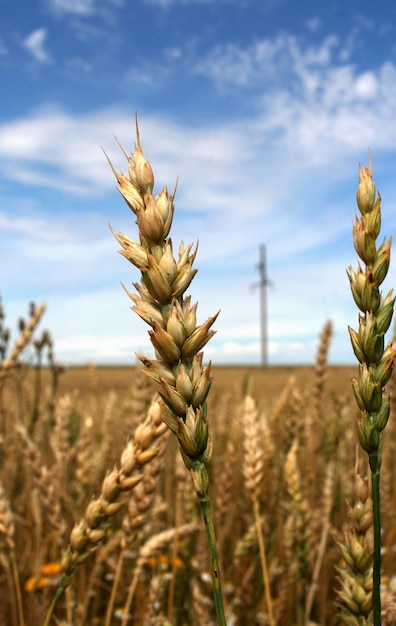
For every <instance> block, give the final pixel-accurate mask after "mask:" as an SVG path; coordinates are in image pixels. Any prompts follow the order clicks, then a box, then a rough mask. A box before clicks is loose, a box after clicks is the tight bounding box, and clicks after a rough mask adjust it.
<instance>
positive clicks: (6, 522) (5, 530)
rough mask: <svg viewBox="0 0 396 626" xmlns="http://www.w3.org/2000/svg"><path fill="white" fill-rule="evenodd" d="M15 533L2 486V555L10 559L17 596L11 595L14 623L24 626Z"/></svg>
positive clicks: (0, 545) (0, 523)
mask: <svg viewBox="0 0 396 626" xmlns="http://www.w3.org/2000/svg"><path fill="white" fill-rule="evenodd" d="M14 531H15V526H14V516H13V514H12V512H11V509H10V505H9V502H8V499H7V496H6V494H5V491H4V489H3V487H2V485H1V484H0V554H1V553H2V552H6V553H8V557H9V563H8V562H7V561H6V559H5V561H6V564H7V568H8V567H10V570H11V573H10V578H11V579H12V584H13V586H14V589H15V594H13V593H10V601H11V604H12V613H13V621H14V623H15V624H19V626H24V623H25V622H24V618H23V605H22V595H21V587H20V584H19V573H18V565H17V560H16V556H15V542H14ZM10 591H11V590H10ZM15 598H16V601H15ZM15 605H16V606H15Z"/></svg>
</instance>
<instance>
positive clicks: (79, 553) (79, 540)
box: [44, 401, 165, 626]
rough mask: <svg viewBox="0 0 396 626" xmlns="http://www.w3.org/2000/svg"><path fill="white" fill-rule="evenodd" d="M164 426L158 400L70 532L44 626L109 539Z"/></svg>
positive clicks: (154, 451)
mask: <svg viewBox="0 0 396 626" xmlns="http://www.w3.org/2000/svg"><path fill="white" fill-rule="evenodd" d="M164 428H165V427H164V425H163V423H162V419H161V407H160V405H159V402H158V401H154V402H153V403H152V405H151V407H150V410H149V411H148V414H147V417H146V419H145V421H144V422H143V423H142V424H140V425H139V426H138V428H137V429H136V431H135V434H134V436H133V437H132V438H131V439H130V440H129V441H128V443H127V445H126V447H125V448H124V450H123V452H122V454H121V458H120V467H119V469H118V468H117V467H115V468H114V469H113V470H112V471H111V472H109V473H108V474H107V475H106V476H105V478H104V480H103V483H102V487H101V493H100V496H99V497H98V498H93V499H92V500H91V502H90V503H89V504H88V506H87V508H86V510H85V515H84V517H83V518H82V519H81V520H80V522H79V523H78V524H76V525H75V526H74V528H73V530H72V532H71V534H70V545H69V548H68V549H67V551H66V552H65V553H64V555H63V558H62V564H61V567H62V571H63V576H62V578H61V580H60V582H59V587H58V590H57V593H56V595H55V597H54V599H53V602H52V604H51V606H50V609H49V611H48V613H47V617H46V621H45V624H44V626H48V624H49V623H50V620H51V617H52V614H53V611H54V609H55V607H56V605H57V603H58V601H59V599H60V598H61V597H62V595H63V593H64V591H65V589H66V587H67V586H68V585H69V583H70V581H71V578H72V576H73V574H74V571H75V569H76V568H77V567H78V566H79V565H80V564H81V563H83V562H84V561H85V560H86V559H87V558H88V556H89V555H90V553H91V552H92V551H93V550H95V549H96V548H97V547H98V546H99V545H100V544H101V543H102V542H103V541H104V540H105V539H106V537H107V534H108V530H109V528H110V520H111V518H112V517H113V516H114V515H115V514H116V513H117V512H118V511H119V510H120V508H121V507H122V505H123V503H124V498H123V496H124V494H126V493H129V492H131V491H132V490H133V489H134V488H135V487H136V486H137V485H138V484H139V483H140V481H141V480H142V479H143V477H144V473H143V472H142V470H143V468H144V466H145V465H146V463H149V462H150V461H151V459H153V458H154V457H155V456H156V455H157V454H158V452H159V449H158V448H157V447H154V446H153V444H154V443H155V441H156V439H157V437H159V436H161V434H162V433H163V432H164Z"/></svg>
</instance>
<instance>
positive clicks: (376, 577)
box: [369, 449, 381, 626]
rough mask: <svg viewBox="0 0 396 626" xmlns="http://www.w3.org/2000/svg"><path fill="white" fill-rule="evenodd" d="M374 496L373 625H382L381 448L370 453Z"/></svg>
mask: <svg viewBox="0 0 396 626" xmlns="http://www.w3.org/2000/svg"><path fill="white" fill-rule="evenodd" d="M369 460H370V469H371V485H372V496H373V530H374V567H373V626H381V591H380V586H381V513H380V450H379V449H378V450H376V451H375V452H371V453H370V454H369Z"/></svg>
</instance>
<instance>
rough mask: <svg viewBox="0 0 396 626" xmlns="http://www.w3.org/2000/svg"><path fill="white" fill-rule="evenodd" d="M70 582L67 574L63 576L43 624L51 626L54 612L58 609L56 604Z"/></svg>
mask: <svg viewBox="0 0 396 626" xmlns="http://www.w3.org/2000/svg"><path fill="white" fill-rule="evenodd" d="M68 583H69V576H66V574H64V575H63V576H62V578H61V579H60V581H59V585H58V588H57V590H56V593H55V596H54V597H53V600H52V602H51V606H50V607H49V609H48V611H47V615H46V617H45V621H44V624H43V626H49V624H50V622H51V619H52V616H53V614H54V611H55V609H56V606H57V604H58V602H59V600H60V599H61V597H62V596H63V594H64V593H65V590H66V587H67V585H68Z"/></svg>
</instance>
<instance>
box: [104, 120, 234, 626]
mask: <svg viewBox="0 0 396 626" xmlns="http://www.w3.org/2000/svg"><path fill="white" fill-rule="evenodd" d="M136 136H137V145H135V149H134V152H133V155H131V156H129V155H128V153H127V152H126V151H125V149H124V148H122V146H121V149H122V150H123V152H124V155H125V156H126V158H127V162H128V176H126V175H125V174H123V173H122V172H120V173H117V172H116V170H115V169H114V167H113V166H112V164H111V162H110V160H109V164H110V166H111V168H112V171H113V173H114V175H115V177H116V179H117V182H118V185H119V191H120V193H121V195H122V196H123V198H124V200H125V201H126V203H127V204H128V206H129V208H130V209H131V210H132V212H133V213H134V214H135V216H136V218H137V219H136V223H137V226H138V231H139V243H137V242H135V241H133V240H131V239H130V238H129V237H127V236H126V235H124V234H123V233H114V235H115V237H116V239H117V241H118V243H119V244H120V245H121V248H122V250H121V254H122V255H123V256H124V257H125V258H126V259H128V261H130V262H131V263H132V264H133V265H135V266H136V267H137V268H138V269H139V270H140V272H141V282H140V284H139V283H135V284H134V286H135V289H136V291H137V293H131V292H129V291H128V290H127V289H125V291H126V292H127V294H128V295H129V297H130V298H131V300H132V302H133V303H134V306H133V307H132V309H133V310H134V311H135V312H136V313H137V314H138V315H139V316H140V317H141V318H142V319H143V320H144V321H145V322H146V323H147V324H148V325H149V326H150V327H151V330H150V331H149V335H150V340H151V343H152V345H153V347H154V351H155V356H156V359H155V360H152V359H149V358H147V357H145V356H142V355H138V357H139V359H140V360H141V361H142V363H143V365H145V367H146V370H147V372H148V375H149V376H150V377H151V378H152V379H153V380H155V381H156V382H157V383H158V384H159V385H160V388H161V391H160V395H161V398H162V401H163V403H162V419H163V420H164V422H165V424H166V425H167V426H168V428H169V429H170V430H171V431H172V432H173V433H174V434H175V435H176V437H177V440H178V443H179V448H180V452H181V455H182V458H183V461H184V463H185V465H186V467H187V468H188V470H189V472H190V475H191V478H192V482H193V485H194V489H195V491H196V493H197V495H198V498H199V502H200V506H201V509H202V514H203V516H204V519H205V528H206V531H207V538H208V544H209V551H210V555H211V560H212V573H213V587H214V596H215V605H216V612H217V617H218V620H219V624H225V617H224V608H223V600H222V593H221V583H220V565H219V561H218V552H217V544H216V538H215V534H214V528H213V521H212V513H211V507H210V499H209V497H208V491H209V474H208V467H209V463H210V459H211V456H212V442H211V439H210V437H209V423H208V412H207V403H206V398H207V395H208V393H209V389H210V386H211V382H212V379H211V376H210V370H211V365H210V363H209V365H207V366H206V367H204V366H203V364H202V361H203V352H202V348H203V347H204V346H205V345H206V343H207V342H208V341H209V340H210V339H211V337H212V336H213V335H214V331H213V330H211V327H212V326H213V324H214V322H215V321H216V318H217V315H218V313H217V314H216V315H214V316H213V317H210V318H209V319H208V320H207V321H206V322H204V323H203V324H201V325H200V326H198V325H197V315H196V312H197V304H193V305H192V304H191V297H190V296H186V295H185V292H186V290H187V289H188V287H189V285H190V283H191V281H192V279H193V278H194V276H195V274H196V272H197V270H196V269H193V268H192V266H193V263H194V260H195V257H196V254H197V247H196V248H195V250H194V251H192V245H189V246H187V247H185V246H184V244H183V242H182V243H181V244H180V246H179V251H178V257H177V258H175V257H174V256H173V245H172V240H171V239H170V237H169V232H170V229H171V226H172V221H173V214H174V198H175V193H176V186H175V188H174V190H173V193H172V194H169V192H168V190H167V189H166V188H165V187H164V188H162V190H161V191H160V193H159V194H158V195H157V196H154V195H153V193H152V192H153V187H154V174H153V170H152V168H151V165H150V163H149V162H148V161H147V159H146V158H145V156H144V153H143V150H142V146H141V143H140V137H139V129H138V124H137V121H136Z"/></svg>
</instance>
